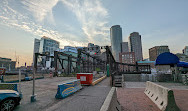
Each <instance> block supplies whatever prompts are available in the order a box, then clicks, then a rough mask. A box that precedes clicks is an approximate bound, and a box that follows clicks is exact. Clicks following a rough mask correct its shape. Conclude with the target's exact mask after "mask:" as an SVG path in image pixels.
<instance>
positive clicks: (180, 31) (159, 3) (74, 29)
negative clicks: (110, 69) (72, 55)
mask: <svg viewBox="0 0 188 111" xmlns="http://www.w3.org/2000/svg"><path fill="white" fill-rule="evenodd" d="M187 6H188V0H0V57H6V58H11V59H12V60H16V58H17V60H18V58H19V61H20V64H19V65H20V66H21V65H24V64H25V62H26V63H27V65H31V63H32V59H33V48H34V38H38V39H40V38H41V37H42V36H47V37H50V38H52V39H54V40H57V41H59V42H60V47H61V48H63V47H64V46H66V45H69V46H86V45H87V44H88V43H89V42H90V43H94V44H97V45H101V46H105V45H110V27H111V26H113V25H120V26H121V27H122V35H123V41H124V42H128V36H129V35H130V33H132V32H139V34H140V35H141V36H142V49H143V56H144V58H148V56H149V54H148V49H149V48H151V47H153V46H159V45H168V46H169V48H170V51H171V52H172V53H181V52H182V49H183V48H184V47H185V46H188V13H187V11H188V7H187Z"/></svg>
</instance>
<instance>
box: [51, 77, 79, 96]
mask: <svg viewBox="0 0 188 111" xmlns="http://www.w3.org/2000/svg"><path fill="white" fill-rule="evenodd" d="M81 88H82V86H81V84H80V80H79V79H78V80H72V81H69V82H66V83H63V84H59V85H58V89H57V94H56V96H55V98H57V99H62V98H66V97H67V96H69V95H71V94H73V93H75V92H76V91H78V90H80V89H81Z"/></svg>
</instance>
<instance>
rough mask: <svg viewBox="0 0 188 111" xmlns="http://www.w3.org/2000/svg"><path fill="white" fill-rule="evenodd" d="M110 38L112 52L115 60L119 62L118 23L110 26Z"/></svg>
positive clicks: (120, 39)
mask: <svg viewBox="0 0 188 111" xmlns="http://www.w3.org/2000/svg"><path fill="white" fill-rule="evenodd" d="M110 39H111V47H112V54H113V56H114V59H115V60H116V62H119V53H120V52H121V43H122V28H121V27H120V25H114V26H112V27H111V28H110Z"/></svg>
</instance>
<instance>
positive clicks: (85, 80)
mask: <svg viewBox="0 0 188 111" xmlns="http://www.w3.org/2000/svg"><path fill="white" fill-rule="evenodd" d="M77 79H80V83H81V84H82V85H91V84H92V82H93V73H77Z"/></svg>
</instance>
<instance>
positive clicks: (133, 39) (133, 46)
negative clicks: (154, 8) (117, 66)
mask: <svg viewBox="0 0 188 111" xmlns="http://www.w3.org/2000/svg"><path fill="white" fill-rule="evenodd" d="M129 45H130V52H134V53H135V60H136V61H142V60H143V55H142V41H141V35H139V33H138V32H133V33H131V34H130V36H129Z"/></svg>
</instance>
